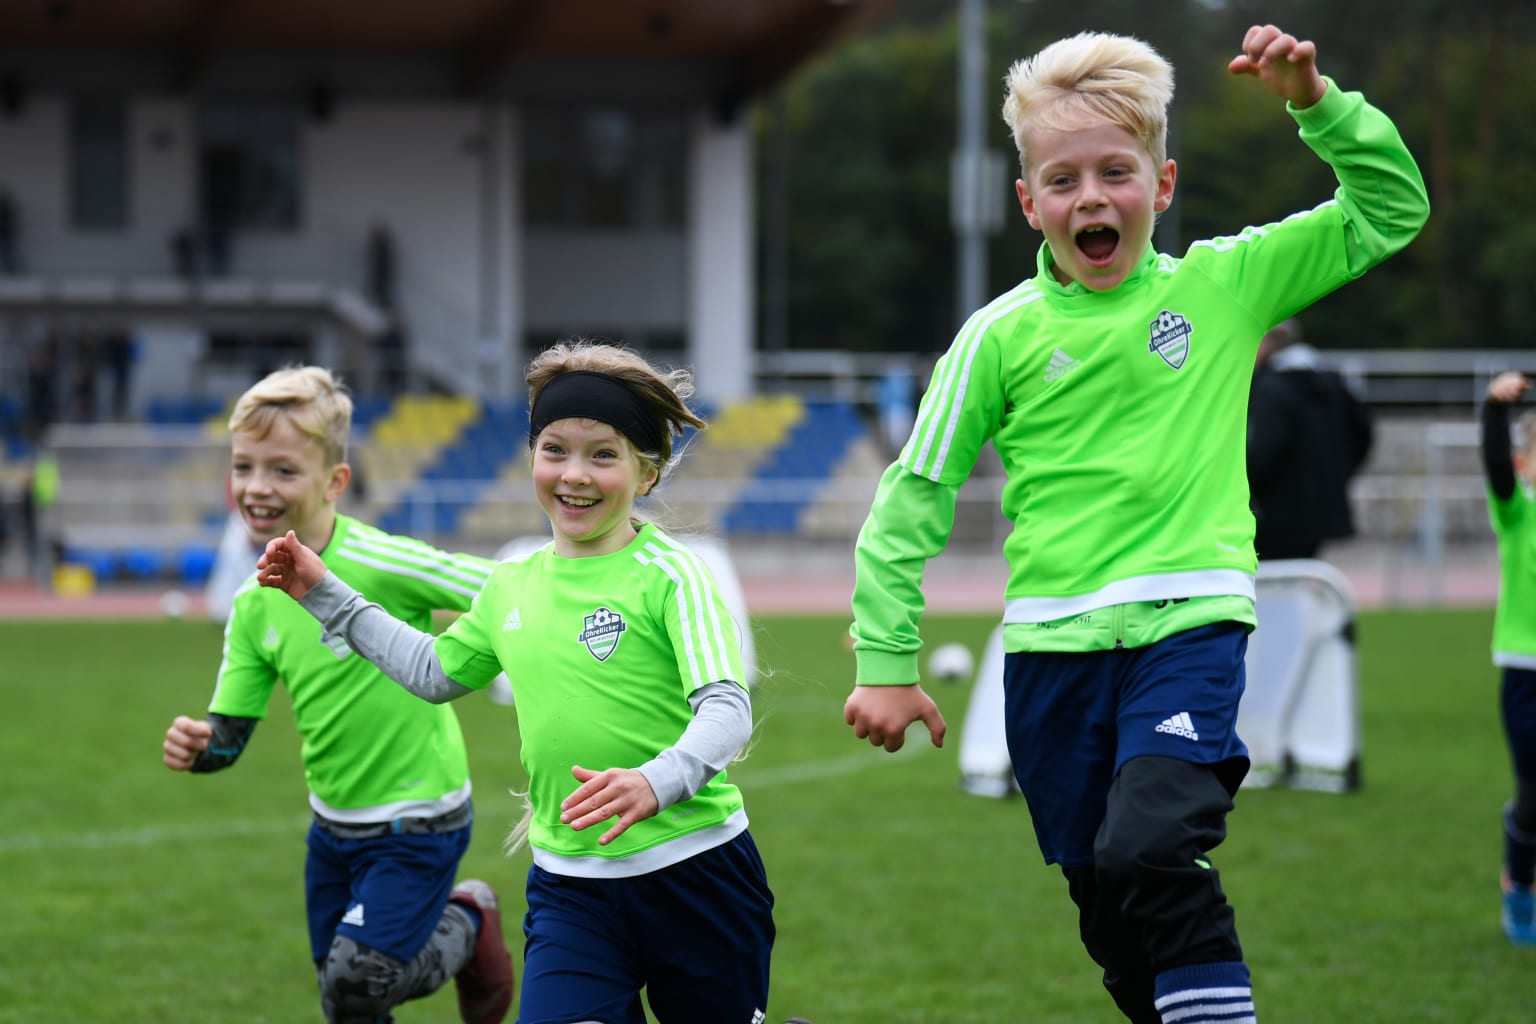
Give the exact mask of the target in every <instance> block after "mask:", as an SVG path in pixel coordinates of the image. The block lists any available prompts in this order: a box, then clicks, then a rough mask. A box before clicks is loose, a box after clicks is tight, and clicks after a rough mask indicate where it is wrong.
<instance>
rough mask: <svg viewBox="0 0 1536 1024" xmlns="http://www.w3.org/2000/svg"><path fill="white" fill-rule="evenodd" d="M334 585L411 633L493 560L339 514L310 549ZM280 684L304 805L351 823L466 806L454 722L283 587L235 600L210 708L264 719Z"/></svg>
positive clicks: (250, 589) (486, 574)
mask: <svg viewBox="0 0 1536 1024" xmlns="http://www.w3.org/2000/svg"><path fill="white" fill-rule="evenodd" d="M320 554H321V556H322V557H323V558H324V559H325V564H326V566H327V568H329V569H330V570H331V571H332V572H334V573H335V574H336V575H337V577H338V578H340V579H343V580H346V581H347V583H349V584H351V586H353V587H354V588H356V589H357V590H359V591H360V592H362V593H363V595H364V596H366V597H367V598H368V600H370V601H375V602H377V603H379V604H380V605H383V606H384V607H385V608H386V609H388V610H389V612H390V613H391V614H392V615H395V616H396V617H398V618H400V619H402V620H404V621H406V622H409V623H410V624H411V625H413V626H415V627H416V628H417V629H422V630H427V629H430V628H431V626H432V613H433V611H434V610H438V609H441V610H444V611H459V612H462V611H466V610H467V609H468V608H469V607H470V604H471V602H472V601H473V600H474V598H475V595H476V594H478V593H479V592H480V588H481V587H483V586H484V585H485V582H486V580H488V579H489V578H490V575H491V570H492V569H493V568H495V564H496V563H495V562H493V561H492V560H490V559H488V558H479V557H477V556H474V555H466V554H450V553H448V552H445V551H440V550H438V549H437V548H435V547H432V546H431V545H428V544H424V543H422V542H421V541H418V540H413V539H411V538H409V537H397V536H393V535H391V534H387V533H385V532H383V531H382V530H378V529H375V528H374V527H372V526H369V525H367V524H365V523H362V522H359V521H358V520H356V519H353V518H352V517H350V516H345V515H338V516H337V517H336V528H335V530H334V532H333V533H332V534H331V540H330V543H329V544H327V545H326V547H325V550H324V551H322V552H320ZM279 682H281V683H282V684H283V685H284V686H285V687H287V689H288V695H289V697H290V698H292V701H293V717H294V724H295V725H296V726H297V727H298V730H299V734H300V736H301V737H302V738H303V750H302V756H303V761H304V778H305V780H306V781H307V782H308V784H309V791H310V805H311V806H312V807H313V808H314V809H315V810H316V811H319V812H320V813H321V814H324V815H326V816H327V817H329V818H334V819H337V820H342V821H353V822H375V821H388V820H390V819H392V818H398V817H404V816H430V815H431V814H434V813H440V812H441V811H442V810H446V809H450V808H451V807H452V806H456V805H457V804H461V803H463V802H464V799H465V798H466V796H467V794H468V791H469V758H468V755H467V754H466V752H465V748H464V736H463V733H462V732H461V731H460V730H459V720H458V717H457V716H456V715H455V714H454V711H453V709H452V708H451V707H449V706H448V705H446V704H428V703H427V702H426V701H423V700H421V699H420V698H419V697H416V696H413V695H412V694H410V693H407V692H406V691H404V690H402V689H401V688H400V687H398V686H396V685H395V684H394V683H392V682H390V681H389V680H388V679H386V678H385V677H384V675H383V673H381V672H380V671H379V670H378V669H377V668H376V667H374V665H373V664H372V663H371V662H369V661H368V660H367V659H365V658H363V657H361V656H360V655H358V654H356V653H354V652H353V651H352V649H351V648H349V647H348V646H347V645H346V643H345V642H344V641H343V640H342V639H341V638H340V637H336V636H332V635H330V634H328V633H326V632H325V631H324V630H323V629H321V627H320V623H318V622H316V621H315V619H314V617H313V616H312V615H310V613H309V612H307V611H305V610H304V608H303V607H302V606H300V605H299V604H298V602H296V601H294V600H293V599H292V598H290V597H289V596H288V595H287V594H285V593H283V592H282V591H281V590H274V589H270V588H266V587H259V586H257V585H256V581H255V577H254V576H253V577H252V578H251V579H250V580H249V581H247V582H246V584H245V585H244V586H243V587H242V588H241V589H240V590H239V591H238V592H237V593H236V595H235V599H234V605H233V610H232V612H231V613H230V616H229V621H228V622H227V624H226V625H225V628H224V660H223V663H222V664H221V665H220V666H219V676H218V685H217V687H216V688H215V690H214V694H213V700H212V702H211V703H210V704H209V708H208V710H209V711H212V712H217V713H218V714H221V715H232V716H237V717H242V718H265V717H266V714H267V703H268V701H269V700H270V699H271V696H272V691H273V689H274V688H275V687H276V686H277V685H278V683H279Z"/></svg>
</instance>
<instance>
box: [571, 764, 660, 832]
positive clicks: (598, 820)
mask: <svg viewBox="0 0 1536 1024" xmlns="http://www.w3.org/2000/svg"><path fill="white" fill-rule="evenodd" d="M571 774H572V775H574V776H576V780H577V781H578V782H580V783H581V785H579V786H577V787H576V790H575V792H573V793H572V794H571V795H570V796H568V797H566V798H565V799H564V800H562V801H560V821H561V822H563V823H564V824H566V825H569V826H571V828H573V829H575V830H576V831H577V832H580V831H581V830H582V829H584V828H591V827H592V826H593V825H601V824H602V823H603V822H605V821H608V820H609V819H610V818H613V817H617V818H618V819H619V821H618V824H616V825H614V826H613V827H612V828H610V829H609V830H608V831H607V832H604V833H603V834H602V837H601V838H600V839H598V841H597V844H598V845H599V846H607V845H608V844H609V843H611V842H613V841H614V840H615V839H617V838H619V836H621V835H623V834H624V832H625V831H626V830H627V829H628V828H629V826H631V825H633V824H634V823H635V822H637V821H644V820H645V819H646V818H649V817H651V816H652V815H654V814H655V813H656V812H657V811H658V810H660V808H661V805H660V803H659V802H658V801H657V799H656V793H655V791H654V790H652V789H651V784H650V783H649V782H647V781H646V780H645V776H644V775H641V774H640V773H639V772H638V771H636V770H635V769H633V768H609V769H607V770H605V771H600V772H594V771H592V770H591V769H590V768H583V767H582V766H581V765H579V764H578V765H574V766H572V768H571Z"/></svg>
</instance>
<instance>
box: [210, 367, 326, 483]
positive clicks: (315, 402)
mask: <svg viewBox="0 0 1536 1024" xmlns="http://www.w3.org/2000/svg"><path fill="white" fill-rule="evenodd" d="M279 416H284V417H286V418H287V419H288V422H290V423H292V424H293V425H294V426H295V427H297V428H298V429H299V432H300V433H302V434H304V435H306V436H307V437H309V438H310V440H312V441H314V442H315V444H316V445H318V446H319V448H320V452H321V454H322V455H324V456H325V460H326V462H327V463H328V464H330V465H336V464H338V463H341V462H345V461H346V459H347V443H348V441H349V439H350V437H351V434H352V397H351V395H350V394H348V392H347V388H346V386H345V385H344V384H342V383H341V381H340V380H338V379H337V378H336V377H334V376H332V375H331V371H330V370H327V369H326V368H325V367H323V366H287V367H284V368H283V369H281V370H274V371H273V372H271V373H269V374H267V375H266V376H265V377H263V378H262V379H261V380H259V381H257V382H256V383H255V384H253V385H251V387H250V388H249V389H248V390H247V391H246V392H245V394H243V395H241V396H240V399H239V401H237V402H236V403H235V408H234V411H233V412H232V413H230V416H229V431H230V433H232V434H239V433H246V434H250V435H252V436H253V437H256V438H258V439H260V438H263V437H266V436H267V435H268V434H269V433H271V432H272V425H273V424H274V423H276V422H277V418H278V417H279Z"/></svg>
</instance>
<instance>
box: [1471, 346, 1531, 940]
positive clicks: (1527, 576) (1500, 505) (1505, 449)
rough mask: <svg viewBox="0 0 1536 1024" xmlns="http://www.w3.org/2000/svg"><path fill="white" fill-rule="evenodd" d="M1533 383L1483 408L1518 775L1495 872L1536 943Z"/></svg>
mask: <svg viewBox="0 0 1536 1024" xmlns="http://www.w3.org/2000/svg"><path fill="white" fill-rule="evenodd" d="M1530 386H1531V382H1530V380H1529V378H1527V377H1526V376H1525V375H1524V374H1522V373H1515V372H1507V373H1501V374H1499V375H1498V376H1497V377H1495V378H1493V380H1492V381H1490V382H1489V384H1488V395H1487V400H1486V401H1485V402H1484V403H1483V414H1482V448H1483V470H1484V472H1485V473H1486V474H1487V477H1488V480H1487V484H1488V518H1489V519H1490V520H1491V521H1492V523H1493V532H1494V534H1495V535H1496V536H1497V537H1498V539H1499V603H1498V607H1497V608H1496V609H1495V611H1494V618H1493V663H1494V664H1495V665H1498V666H1499V667H1500V669H1501V672H1502V677H1503V678H1502V681H1501V683H1500V687H1499V696H1500V701H1499V704H1500V711H1501V717H1502V718H1503V721H1504V737H1505V740H1506V741H1507V743H1508V745H1509V754H1510V760H1511V762H1512V763H1513V766H1514V772H1515V796H1514V799H1513V800H1511V801H1509V803H1508V804H1506V805H1505V807H1504V870H1503V872H1502V874H1501V875H1500V879H1499V881H1500V883H1501V888H1502V890H1503V893H1502V895H1503V907H1502V910H1501V912H1500V919H1501V923H1502V924H1503V926H1504V934H1505V935H1506V936H1508V938H1509V941H1510V942H1512V943H1514V944H1515V945H1517V946H1536V894H1533V893H1532V888H1533V884H1536V618H1533V617H1532V615H1531V611H1532V609H1536V498H1533V497H1532V490H1531V486H1532V479H1533V476H1536V414H1533V413H1529V412H1528V413H1526V414H1525V415H1523V416H1521V417H1520V421H1519V423H1518V433H1519V434H1520V448H1519V451H1518V452H1516V451H1514V450H1512V449H1511V447H1510V439H1509V407H1510V405H1511V403H1513V402H1514V401H1516V400H1517V399H1518V398H1519V397H1520V396H1521V395H1523V394H1525V392H1526V390H1527V389H1528V388H1529V387H1530Z"/></svg>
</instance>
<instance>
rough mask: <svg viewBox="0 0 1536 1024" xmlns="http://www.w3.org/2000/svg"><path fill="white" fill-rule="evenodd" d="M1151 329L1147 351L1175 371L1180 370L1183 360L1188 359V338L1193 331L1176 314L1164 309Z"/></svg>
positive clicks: (1185, 321) (1184, 320)
mask: <svg viewBox="0 0 1536 1024" xmlns="http://www.w3.org/2000/svg"><path fill="white" fill-rule="evenodd" d="M1151 327H1152V341H1151V342H1150V343H1149V344H1148V345H1147V351H1148V352H1156V353H1157V354H1158V355H1159V356H1161V357H1162V359H1163V362H1165V363H1167V364H1168V365H1169V366H1171V367H1173V368H1174V369H1175V370H1177V369H1181V368H1182V367H1183V366H1184V360H1186V359H1188V358H1189V336H1190V335H1191V334H1193V333H1194V332H1195V329H1194V328H1193V327H1191V326H1190V325H1189V321H1188V320H1186V319H1184V318H1183V317H1182V316H1180V315H1179V314H1178V313H1171V312H1169V311H1168V310H1166V309H1165V310H1163V311H1162V312H1161V313H1159V314H1157V319H1156V320H1153V321H1152V324H1151Z"/></svg>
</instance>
